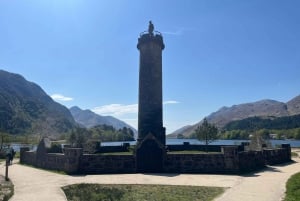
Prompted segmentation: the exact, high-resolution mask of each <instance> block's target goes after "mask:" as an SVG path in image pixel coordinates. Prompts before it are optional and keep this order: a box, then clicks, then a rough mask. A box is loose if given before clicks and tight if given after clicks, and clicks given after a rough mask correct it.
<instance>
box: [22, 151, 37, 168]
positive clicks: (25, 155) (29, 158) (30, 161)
mask: <svg viewBox="0 0 300 201" xmlns="http://www.w3.org/2000/svg"><path fill="white" fill-rule="evenodd" d="M20 163H21V164H27V165H32V166H35V165H36V152H35V151H29V148H28V147H21V148H20Z"/></svg>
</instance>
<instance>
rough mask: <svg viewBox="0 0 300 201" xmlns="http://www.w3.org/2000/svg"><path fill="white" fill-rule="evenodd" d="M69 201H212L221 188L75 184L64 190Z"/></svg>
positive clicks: (220, 192) (221, 191)
mask: <svg viewBox="0 0 300 201" xmlns="http://www.w3.org/2000/svg"><path fill="white" fill-rule="evenodd" d="M62 189H63V191H64V192H65V194H66V196H67V199H68V201H86V200H89V201H101V200H103V201H191V200H193V201H210V200H213V199H214V198H215V197H217V196H218V195H220V194H222V193H223V192H224V188H219V187H201V186H200V187H199V186H171V185H137V184H133V185H127V184H126V185H121V184H117V185H107V184H74V185H70V186H65V187H63V188H62Z"/></svg>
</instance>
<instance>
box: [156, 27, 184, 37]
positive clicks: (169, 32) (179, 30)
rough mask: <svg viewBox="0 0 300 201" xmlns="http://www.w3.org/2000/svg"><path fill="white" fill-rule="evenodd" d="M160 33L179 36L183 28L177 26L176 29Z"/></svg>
mask: <svg viewBox="0 0 300 201" xmlns="http://www.w3.org/2000/svg"><path fill="white" fill-rule="evenodd" d="M161 33H162V34H164V35H174V36H180V35H182V34H183V28H179V29H177V30H176V31H162V32H161Z"/></svg>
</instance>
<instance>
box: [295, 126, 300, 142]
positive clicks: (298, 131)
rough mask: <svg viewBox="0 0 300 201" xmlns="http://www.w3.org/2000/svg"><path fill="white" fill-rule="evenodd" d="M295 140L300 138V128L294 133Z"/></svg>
mask: <svg viewBox="0 0 300 201" xmlns="http://www.w3.org/2000/svg"><path fill="white" fill-rule="evenodd" d="M294 139H295V140H300V128H298V129H297V131H296V133H295V135H294Z"/></svg>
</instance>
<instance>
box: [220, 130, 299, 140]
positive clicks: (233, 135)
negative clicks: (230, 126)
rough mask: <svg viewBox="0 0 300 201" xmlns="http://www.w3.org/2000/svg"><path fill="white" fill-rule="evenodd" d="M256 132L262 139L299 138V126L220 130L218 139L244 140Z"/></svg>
mask: <svg viewBox="0 0 300 201" xmlns="http://www.w3.org/2000/svg"><path fill="white" fill-rule="evenodd" d="M255 134H258V135H260V136H262V137H263V138H264V139H270V138H273V139H278V140H280V139H296V140H300V128H294V129H287V130H285V129H284V130H275V129H270V130H269V129H259V130H231V131H224V130H223V131H222V132H221V133H219V138H220V139H225V140H233V139H235V140H245V139H250V136H253V135H255Z"/></svg>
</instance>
